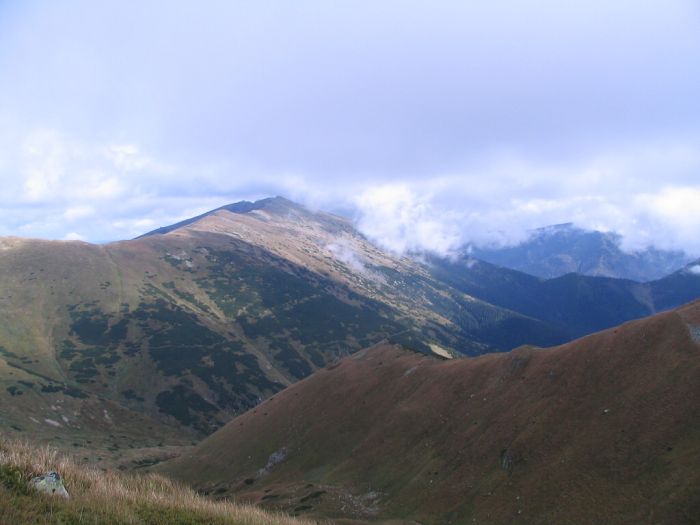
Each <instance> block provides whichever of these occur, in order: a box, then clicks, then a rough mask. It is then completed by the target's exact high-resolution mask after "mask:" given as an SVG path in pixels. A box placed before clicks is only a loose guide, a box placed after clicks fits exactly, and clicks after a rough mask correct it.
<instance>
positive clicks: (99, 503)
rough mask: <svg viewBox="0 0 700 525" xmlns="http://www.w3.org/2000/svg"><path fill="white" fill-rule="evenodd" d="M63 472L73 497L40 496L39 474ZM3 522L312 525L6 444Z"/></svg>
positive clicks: (0, 472)
mask: <svg viewBox="0 0 700 525" xmlns="http://www.w3.org/2000/svg"><path fill="white" fill-rule="evenodd" d="M49 471H57V472H59V474H60V475H61V476H62V478H63V482H64V484H65V486H66V488H67V489H68V492H69V494H70V499H68V500H66V499H63V498H62V497H59V496H47V495H43V494H39V493H38V492H37V491H36V490H34V489H33V488H30V486H29V480H30V479H31V478H32V477H34V476H39V475H43V474H46V473H47V472H49ZM0 523H8V524H9V523H13V524H20V523H22V524H29V523H43V524H85V525H90V524H94V525H103V524H114V525H117V524H124V523H131V524H143V525H151V524H152V525H173V524H175V523H181V524H185V523H186V524H191V525H196V524H201V525H205V524H207V525H305V524H306V525H310V522H307V521H301V520H295V519H292V518H289V517H287V516H283V515H281V514H272V513H268V512H264V511H262V510H260V509H256V508H253V507H250V506H244V505H235V504H231V503H223V502H220V503H214V502H212V501H208V500H206V499H204V498H202V497H201V496H198V495H197V494H195V493H194V492H193V491H192V490H189V489H187V488H185V487H182V486H180V485H178V484H176V483H173V482H172V481H169V480H167V479H165V478H162V477H160V476H156V475H153V474H149V475H145V476H136V475H128V474H123V473H117V472H104V471H99V470H96V469H93V468H91V467H85V466H81V465H78V464H76V463H75V462H74V461H72V460H71V459H69V458H67V457H61V456H58V455H57V454H56V452H55V451H51V450H49V449H47V448H36V447H30V446H27V445H24V444H20V443H17V442H1V443H0Z"/></svg>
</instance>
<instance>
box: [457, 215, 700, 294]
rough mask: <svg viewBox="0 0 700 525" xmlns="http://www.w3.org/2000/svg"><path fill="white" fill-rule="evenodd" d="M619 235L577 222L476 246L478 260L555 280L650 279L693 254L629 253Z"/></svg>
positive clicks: (474, 252)
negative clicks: (506, 242) (574, 276)
mask: <svg viewBox="0 0 700 525" xmlns="http://www.w3.org/2000/svg"><path fill="white" fill-rule="evenodd" d="M621 240H622V238H621V237H620V236H619V235H618V234H615V233H604V232H599V231H588V230H583V229H581V228H577V227H575V226H574V225H573V224H571V223H568V224H558V225H555V226H548V227H545V228H540V229H537V230H535V231H534V232H532V235H531V236H530V237H529V238H528V239H527V240H526V241H524V242H522V243H521V244H518V245H516V246H507V247H502V248H478V247H472V248H471V254H472V255H473V256H474V257H476V258H477V259H482V260H484V261H487V262H490V263H493V264H497V265H499V266H504V267H506V268H512V269H514V270H519V271H521V272H525V273H529V274H531V275H535V276H537V277H542V278H545V279H551V278H554V277H560V276H562V275H565V274H567V273H579V274H582V275H591V276H598V277H615V278H621V279H630V280H633V281H639V282H646V281H653V280H655V279H660V278H662V277H665V276H666V275H669V274H670V273H673V272H675V271H676V270H679V269H680V268H682V267H683V266H685V265H686V264H687V263H689V262H690V258H689V257H688V256H687V255H686V254H684V253H683V252H679V251H664V250H657V249H655V248H647V249H645V250H640V251H636V252H631V253H628V252H625V251H623V250H622V249H621V248H620V243H621Z"/></svg>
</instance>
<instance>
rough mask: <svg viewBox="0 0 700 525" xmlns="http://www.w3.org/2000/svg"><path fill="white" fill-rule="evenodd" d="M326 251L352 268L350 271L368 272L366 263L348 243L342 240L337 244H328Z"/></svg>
mask: <svg viewBox="0 0 700 525" xmlns="http://www.w3.org/2000/svg"><path fill="white" fill-rule="evenodd" d="M326 249H327V250H328V251H329V252H331V253H332V254H333V255H334V256H335V258H336V259H338V260H339V261H341V262H343V263H345V264H346V265H347V266H348V267H350V269H352V270H354V271H356V272H359V273H365V272H366V271H367V268H366V267H365V264H364V262H363V261H362V259H361V258H360V256H358V254H357V253H356V252H355V250H353V249H352V246H350V244H349V243H348V242H346V241H343V240H342V239H340V240H338V241H337V242H333V243H330V244H328V245H327V246H326Z"/></svg>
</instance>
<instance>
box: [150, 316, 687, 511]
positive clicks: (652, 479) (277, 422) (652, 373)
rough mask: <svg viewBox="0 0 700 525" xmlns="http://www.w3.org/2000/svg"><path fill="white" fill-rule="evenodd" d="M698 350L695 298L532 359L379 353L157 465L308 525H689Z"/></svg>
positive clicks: (315, 379)
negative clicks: (323, 523)
mask: <svg viewBox="0 0 700 525" xmlns="http://www.w3.org/2000/svg"><path fill="white" fill-rule="evenodd" d="M699 340H700V302H696V303H693V304H691V305H689V306H686V307H683V308H681V309H679V310H677V311H672V312H667V313H663V314H660V315H657V316H655V317H651V318H648V319H644V320H640V321H634V322H630V323H628V324H625V325H623V326H620V327H618V328H614V329H610V330H607V331H605V332H602V333H599V334H595V335H591V336H589V337H585V338H583V339H580V340H577V341H574V342H572V343H569V344H566V345H563V346H559V347H555V348H551V349H547V350H540V349H535V348H531V347H524V348H520V349H518V350H515V351H513V352H511V353H508V354H492V355H486V356H481V357H477V358H471V359H462V360H452V361H441V360H438V359H436V358H434V357H429V356H425V355H419V354H416V353H413V352H409V351H406V350H403V349H401V348H399V347H398V346H394V345H387V344H384V345H380V346H376V347H374V348H371V349H369V350H367V351H362V352H360V353H358V354H356V355H354V356H352V357H349V358H347V359H345V360H343V361H342V362H340V363H339V364H338V365H335V366H332V367H329V368H327V369H324V370H321V371H319V372H317V373H315V374H314V375H313V376H311V377H310V378H308V379H306V380H304V381H301V382H299V383H297V384H296V385H293V386H291V387H289V388H288V389H286V390H284V391H283V392H280V393H279V394H277V395H276V396H274V397H273V398H271V399H269V400H267V401H266V402H265V403H263V404H261V405H260V406H258V407H257V408H255V409H254V410H251V411H249V412H247V413H245V414H244V415H242V416H239V417H237V418H236V419H234V420H233V421H232V422H231V423H229V424H228V425H227V426H225V427H224V428H223V429H221V430H219V431H218V432H216V433H215V434H214V435H212V436H211V437H210V438H208V439H206V440H205V441H204V442H202V443H201V444H200V445H199V446H198V447H197V448H196V449H195V451H194V452H193V453H192V454H190V455H187V456H183V457H181V458H179V459H177V460H174V461H171V462H168V463H165V464H162V465H161V466H160V468H161V470H162V471H164V472H166V473H168V474H170V475H172V476H175V477H176V478H178V479H181V480H184V481H187V482H189V483H191V484H193V485H194V486H195V487H197V488H199V489H201V490H204V491H206V492H208V493H213V494H218V495H222V494H224V495H231V496H235V497H237V498H240V499H241V500H245V501H254V502H258V503H260V504H263V505H265V506H268V507H271V508H285V509H296V511H297V512H305V513H308V514H310V515H327V516H334V517H346V518H356V519H366V520H377V519H386V518H401V519H406V520H416V521H419V522H420V523H426V524H448V523H454V524H463V523H472V522H476V523H489V524H494V523H495V524H498V523H503V524H505V523H515V522H523V523H541V524H549V523H570V524H577V523H578V524H590V523H619V524H623V523H625V524H627V523H655V524H659V523H667V524H683V523H694V522H696V520H697V516H698V515H700V493H698V491H697V488H698V487H699V486H700V464H699V463H698V458H699V457H700V405H699V404H698V399H700V344H698V341H699ZM516 520H518V521H516Z"/></svg>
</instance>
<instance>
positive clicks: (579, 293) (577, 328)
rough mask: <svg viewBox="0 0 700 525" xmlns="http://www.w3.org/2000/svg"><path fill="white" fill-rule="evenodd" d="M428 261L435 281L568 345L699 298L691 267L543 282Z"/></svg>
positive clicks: (483, 265)
mask: <svg viewBox="0 0 700 525" xmlns="http://www.w3.org/2000/svg"><path fill="white" fill-rule="evenodd" d="M425 260H426V262H427V264H428V267H429V268H430V270H431V274H432V275H433V277H434V278H435V279H436V280H439V281H442V282H444V283H445V284H447V285H449V286H450V287H451V288H454V289H457V290H459V291H461V292H463V293H465V294H468V295H471V296H474V297H479V298H480V299H482V300H484V301H487V302H489V303H491V304H494V305H497V306H500V307H503V308H507V309H509V310H513V311H516V312H519V313H521V314H524V315H526V316H528V317H531V318H534V319H538V320H540V321H541V322H543V323H544V324H546V325H548V326H550V327H552V328H554V329H558V330H560V331H562V332H564V333H566V334H567V339H569V340H570V339H573V338H575V337H581V336H583V335H586V334H590V333H592V332H596V331H599V330H603V329H605V328H609V327H611V326H615V325H617V324H620V323H623V322H625V321H628V320H630V319H635V318H639V317H645V316H648V315H652V314H654V313H657V312H661V311H663V310H667V309H669V308H674V307H676V306H678V305H680V304H684V303H687V302H690V301H692V300H694V299H697V298H698V297H700V271H695V270H694V268H696V266H693V265H688V266H687V267H686V268H683V269H681V270H678V271H676V272H674V273H672V274H671V275H668V276H666V277H664V278H662V279H658V280H656V281H651V282H648V283H639V282H636V281H631V280H627V279H613V278H609V277H590V276H586V275H581V274H575V273H570V274H566V275H563V276H561V277H557V278H554V279H541V278H538V277H534V276H532V275H529V274H525V273H522V272H518V271H516V270H511V269H508V268H502V267H499V266H495V265H493V264H490V263H488V262H484V261H480V260H478V259H475V258H474V257H471V256H463V257H457V258H450V259H445V258H440V257H435V256H432V257H430V256H426V258H425ZM697 267H700V265H699V266H697Z"/></svg>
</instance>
